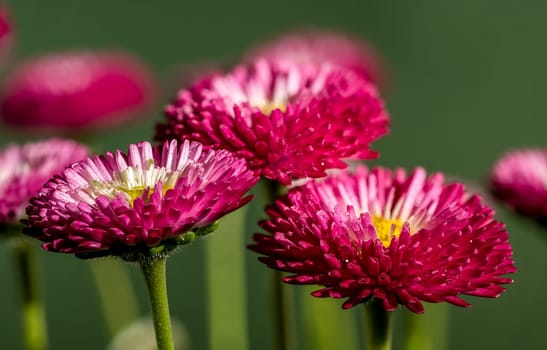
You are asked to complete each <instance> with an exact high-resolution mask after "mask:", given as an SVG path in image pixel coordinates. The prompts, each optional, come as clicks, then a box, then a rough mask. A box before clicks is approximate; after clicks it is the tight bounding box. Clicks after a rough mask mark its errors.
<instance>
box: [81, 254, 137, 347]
mask: <svg viewBox="0 0 547 350" xmlns="http://www.w3.org/2000/svg"><path fill="white" fill-rule="evenodd" d="M90 269H91V273H92V275H93V279H94V280H95V285H96V287H97V291H98V293H99V298H100V301H101V306H102V310H103V315H104V318H105V321H106V324H107V326H108V330H109V332H110V335H111V336H112V337H113V336H115V335H116V334H118V332H119V331H121V330H122V329H123V328H124V327H126V326H128V325H129V324H130V323H131V322H133V321H134V320H136V319H137V317H138V314H139V312H138V304H137V300H136V297H135V293H134V291H133V288H132V284H131V279H130V278H129V273H128V271H127V268H126V265H125V263H122V262H120V261H112V260H110V259H108V260H98V259H97V260H94V261H91V263H90Z"/></svg>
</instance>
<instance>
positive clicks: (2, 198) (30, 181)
mask: <svg viewBox="0 0 547 350" xmlns="http://www.w3.org/2000/svg"><path fill="white" fill-rule="evenodd" d="M88 155H89V150H88V149H87V147H85V146H83V145H80V144H78V143H76V142H74V141H70V140H62V139H50V140H44V141H39V142H34V143H27V144H25V145H22V146H19V145H10V146H7V147H6V148H4V149H2V150H0V224H13V223H17V222H18V221H19V220H20V219H22V218H23V217H24V214H25V207H26V206H27V204H28V201H29V199H30V198H31V197H32V196H34V195H35V194H36V193H37V192H38V190H39V189H40V187H42V185H43V184H44V183H45V182H46V181H47V180H48V179H49V178H51V177H52V176H54V175H55V174H57V173H60V172H61V171H63V169H64V168H65V167H66V166H68V165H69V164H71V163H74V162H77V161H79V160H81V159H83V158H85V157H87V156H88Z"/></svg>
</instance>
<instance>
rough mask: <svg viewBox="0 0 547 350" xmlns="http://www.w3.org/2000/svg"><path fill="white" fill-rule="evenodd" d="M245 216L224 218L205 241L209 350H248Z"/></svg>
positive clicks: (240, 211) (240, 210) (242, 211)
mask: <svg viewBox="0 0 547 350" xmlns="http://www.w3.org/2000/svg"><path fill="white" fill-rule="evenodd" d="M244 216H245V208H241V209H239V210H238V211H237V212H236V213H232V214H230V215H227V216H225V217H224V218H222V224H221V225H220V226H219V229H218V231H217V235H216V236H215V237H214V239H209V240H207V241H206V242H204V243H206V244H205V258H206V266H207V297H208V315H209V317H208V320H209V321H208V323H209V341H210V343H209V344H210V347H209V349H210V350H225V349H237V350H247V349H248V348H249V344H248V334H247V330H248V329H249V325H248V321H247V309H246V307H247V289H246V275H245V232H244V230H243V218H244ZM227 320H228V322H227Z"/></svg>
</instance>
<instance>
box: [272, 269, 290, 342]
mask: <svg viewBox="0 0 547 350" xmlns="http://www.w3.org/2000/svg"><path fill="white" fill-rule="evenodd" d="M281 277H283V274H282V273H281V271H274V273H273V281H272V282H273V291H272V299H273V308H274V309H273V313H274V325H275V339H276V342H277V349H279V350H287V349H290V348H291V346H290V344H289V334H288V333H289V320H288V319H289V315H288V314H287V309H288V305H287V300H288V297H287V295H286V294H287V289H286V288H284V287H285V286H284V285H283V284H282V283H281Z"/></svg>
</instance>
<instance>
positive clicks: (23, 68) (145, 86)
mask: <svg viewBox="0 0 547 350" xmlns="http://www.w3.org/2000/svg"><path fill="white" fill-rule="evenodd" d="M151 99H152V80H151V78H150V75H149V73H148V72H147V69H146V68H145V66H144V65H143V64H142V63H140V62H139V61H138V60H137V58H135V57H132V56H130V55H128V54H125V53H120V52H116V53H114V52H102V53H101V52H91V51H90V52H86V51H83V52H66V53H58V54H48V55H45V56H41V57H36V58H34V59H31V60H30V61H27V62H26V63H23V64H22V65H20V66H19V67H18V68H16V69H15V70H14V71H13V72H12V73H11V74H9V76H8V77H7V78H6V80H5V82H4V84H3V88H2V97H1V101H0V117H1V118H2V120H3V121H4V122H5V123H6V124H8V125H11V126H13V127H18V128H26V129H30V130H31V131H34V130H36V128H43V129H53V130H58V129H61V130H80V129H83V128H90V127H93V128H96V127H101V126H111V125H117V124H120V123H122V122H123V121H126V120H128V119H131V118H134V116H135V115H136V114H138V112H139V111H141V110H142V109H143V108H145V107H147V106H148V105H149V104H150V102H151Z"/></svg>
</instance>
